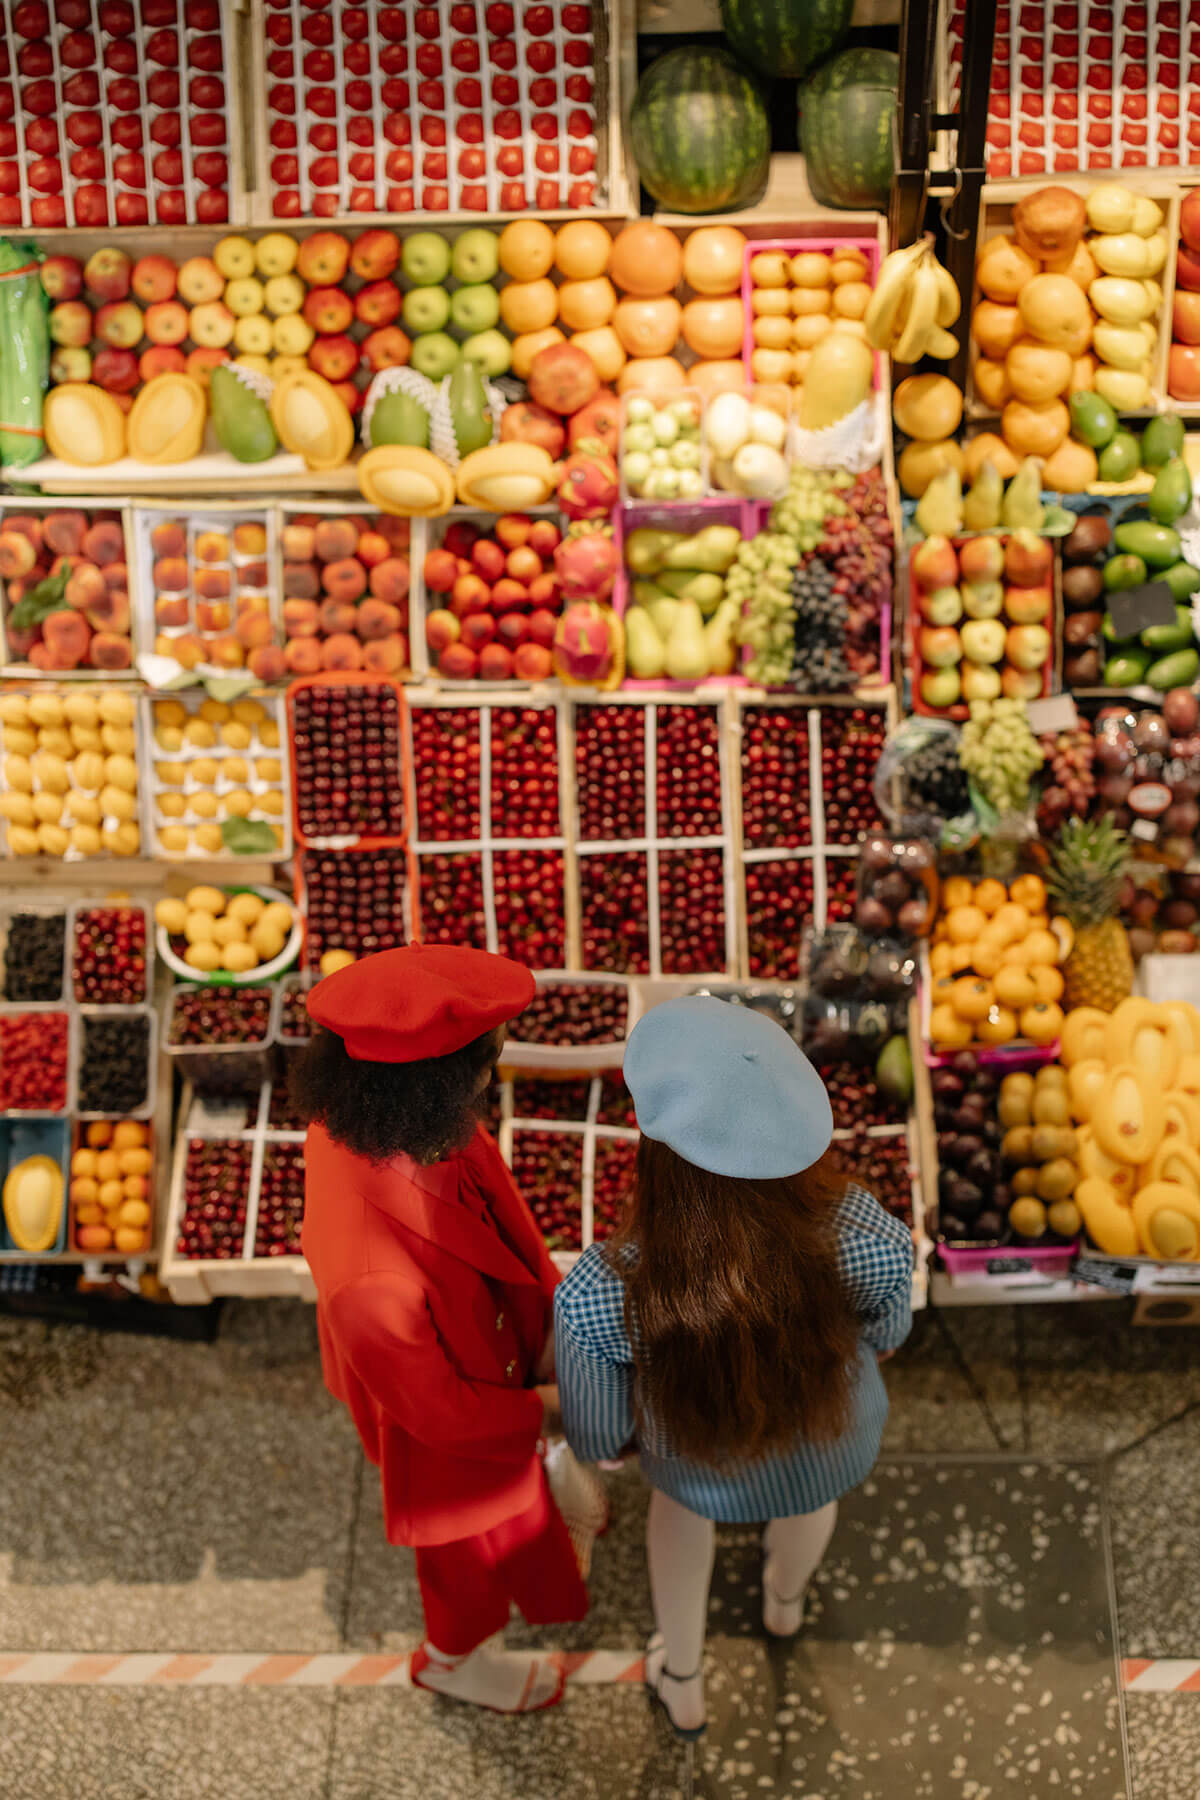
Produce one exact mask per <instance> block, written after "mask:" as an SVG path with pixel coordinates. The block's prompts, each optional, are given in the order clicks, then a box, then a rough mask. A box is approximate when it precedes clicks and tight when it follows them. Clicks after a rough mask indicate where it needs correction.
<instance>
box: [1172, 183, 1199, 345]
mask: <svg viewBox="0 0 1200 1800" xmlns="http://www.w3.org/2000/svg"><path fill="white" fill-rule="evenodd" d="M1197 198H1198V199H1200V195H1197ZM1171 326H1172V335H1173V336H1174V338H1175V341H1176V343H1179V344H1200V293H1192V292H1189V291H1188V290H1187V289H1186V288H1182V289H1176V293H1175V306H1174V311H1173V314H1172V319H1171Z"/></svg>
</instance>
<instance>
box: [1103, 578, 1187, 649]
mask: <svg viewBox="0 0 1200 1800" xmlns="http://www.w3.org/2000/svg"><path fill="white" fill-rule="evenodd" d="M1108 614H1109V617H1110V619H1111V620H1112V628H1113V637H1114V638H1116V639H1118V640H1122V639H1124V638H1133V637H1137V636H1138V634H1139V633H1140V632H1143V631H1146V630H1148V629H1149V627H1150V626H1151V625H1173V624H1174V623H1175V596H1174V594H1173V593H1172V592H1171V590H1170V588H1169V587H1168V586H1167V584H1166V582H1165V581H1147V582H1145V583H1144V584H1143V585H1142V586H1141V587H1132V588H1118V589H1117V591H1116V592H1115V593H1112V594H1110V595H1109V596H1108Z"/></svg>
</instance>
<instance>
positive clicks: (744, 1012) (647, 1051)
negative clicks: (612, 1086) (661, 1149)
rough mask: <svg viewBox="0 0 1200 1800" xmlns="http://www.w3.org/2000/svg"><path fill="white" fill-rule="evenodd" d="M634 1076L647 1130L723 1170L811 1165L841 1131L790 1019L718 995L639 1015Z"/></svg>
mask: <svg viewBox="0 0 1200 1800" xmlns="http://www.w3.org/2000/svg"><path fill="white" fill-rule="evenodd" d="M625 1081H626V1084H627V1085H628V1088H629V1091H630V1093H631V1094H632V1095H633V1104H634V1107H635V1109H636V1111H637V1122H638V1126H639V1128H640V1129H641V1131H642V1133H643V1135H644V1136H646V1137H648V1138H654V1139H655V1140H656V1141H657V1142H658V1143H662V1144H667V1145H669V1146H670V1148H671V1149H672V1150H674V1151H675V1152H676V1153H677V1154H678V1155H679V1156H682V1157H685V1158H686V1159H687V1161H688V1162H690V1163H694V1164H695V1165H696V1166H697V1168H700V1169H708V1170H709V1171H710V1172H711V1173H712V1174H714V1175H732V1176H737V1177H739V1178H740V1179H742V1180H746V1181H774V1180H780V1179H782V1178H783V1177H784V1176H786V1175H798V1174H799V1173H800V1171H801V1170H802V1169H807V1168H811V1166H812V1164H813V1163H815V1162H817V1161H818V1160H819V1158H820V1157H822V1156H823V1155H824V1154H825V1152H826V1150H828V1148H829V1145H830V1142H831V1141H832V1138H833V1111H832V1109H831V1107H830V1104H829V1095H828V1094H827V1093H826V1092H825V1087H824V1084H823V1083H822V1081H821V1078H820V1076H819V1075H818V1074H817V1072H816V1070H815V1069H814V1068H813V1066H812V1064H811V1063H810V1062H809V1060H808V1058H807V1057H806V1056H805V1054H804V1052H803V1051H802V1050H801V1049H800V1047H799V1045H798V1044H796V1043H795V1042H793V1040H792V1039H791V1038H790V1037H789V1036H788V1034H787V1032H786V1031H785V1030H784V1029H783V1027H782V1026H781V1025H777V1024H776V1023H775V1021H774V1020H773V1019H768V1018H766V1017H765V1016H764V1015H763V1014H762V1013H759V1012H753V1011H752V1010H751V1009H750V1008H749V1007H747V1006H731V1005H729V1003H728V1002H727V1001H725V1000H716V999H713V998H712V997H711V996H710V995H699V994H696V995H691V996H689V997H688V998H687V999H683V1000H666V1001H664V1002H663V1004H662V1005H661V1006H655V1007H652V1008H651V1010H650V1011H649V1012H648V1013H646V1014H645V1016H644V1017H643V1018H641V1019H639V1020H638V1022H637V1024H636V1025H635V1027H634V1029H633V1031H632V1033H631V1034H630V1038H629V1042H628V1044H627V1045H626V1047H625Z"/></svg>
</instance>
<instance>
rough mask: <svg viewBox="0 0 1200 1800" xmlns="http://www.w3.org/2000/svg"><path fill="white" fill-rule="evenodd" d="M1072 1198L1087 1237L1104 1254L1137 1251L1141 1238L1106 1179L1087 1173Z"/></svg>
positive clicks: (1128, 1253) (1131, 1216) (1132, 1252)
mask: <svg viewBox="0 0 1200 1800" xmlns="http://www.w3.org/2000/svg"><path fill="white" fill-rule="evenodd" d="M1074 1199H1075V1204H1076V1206H1077V1207H1078V1208H1079V1211H1080V1213H1081V1214H1082V1216H1083V1222H1084V1224H1085V1226H1086V1227H1087V1233H1088V1236H1089V1237H1090V1238H1091V1240H1092V1242H1093V1243H1094V1244H1095V1245H1096V1247H1097V1248H1098V1249H1100V1250H1103V1251H1104V1253H1105V1255H1106V1256H1136V1255H1137V1254H1138V1252H1139V1250H1140V1249H1141V1240H1140V1238H1139V1237H1138V1229H1137V1225H1136V1223H1135V1222H1134V1217H1133V1214H1132V1212H1131V1211H1130V1209H1129V1207H1128V1206H1127V1205H1123V1204H1122V1203H1121V1200H1120V1198H1119V1197H1118V1195H1117V1193H1116V1191H1115V1189H1114V1188H1112V1187H1110V1185H1109V1184H1108V1182H1107V1181H1102V1180H1100V1179H1099V1178H1098V1177H1097V1176H1094V1175H1091V1176H1088V1177H1087V1179H1086V1180H1084V1181H1081V1182H1080V1183H1079V1186H1078V1187H1077V1188H1076V1189H1075V1195H1074Z"/></svg>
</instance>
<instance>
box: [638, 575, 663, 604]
mask: <svg viewBox="0 0 1200 1800" xmlns="http://www.w3.org/2000/svg"><path fill="white" fill-rule="evenodd" d="M633 598H634V603H635V605H637V606H653V604H654V602H655V601H656V600H665V599H666V593H665V591H664V589H662V588H660V587H659V585H658V583H657V581H635V582H634V584H633Z"/></svg>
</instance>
